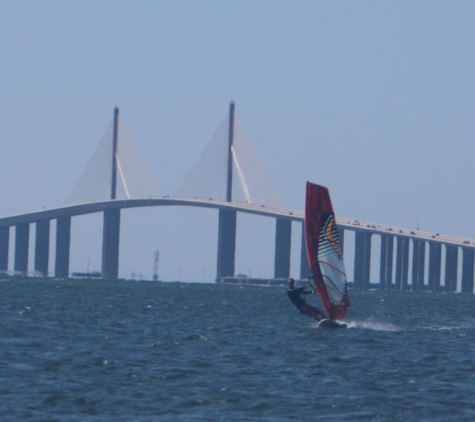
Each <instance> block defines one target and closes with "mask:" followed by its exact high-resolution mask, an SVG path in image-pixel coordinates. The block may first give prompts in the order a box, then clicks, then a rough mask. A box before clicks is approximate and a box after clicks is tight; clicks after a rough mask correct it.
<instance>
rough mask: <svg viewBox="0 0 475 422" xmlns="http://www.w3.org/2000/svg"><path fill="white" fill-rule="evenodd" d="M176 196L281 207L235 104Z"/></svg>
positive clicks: (278, 196)
mask: <svg viewBox="0 0 475 422" xmlns="http://www.w3.org/2000/svg"><path fill="white" fill-rule="evenodd" d="M176 196H177V197H182V198H183V197H184V198H203V199H217V200H221V201H227V202H230V199H229V198H232V201H233V202H243V203H246V204H249V205H250V204H258V205H264V206H266V207H275V208H283V201H282V199H281V198H280V195H279V194H278V193H277V190H276V189H275V187H274V185H273V183H272V180H271V179H270V177H269V176H268V175H267V172H266V171H265V169H264V166H263V165H262V163H261V161H260V160H259V158H258V156H257V154H256V152H255V151H254V149H253V148H252V145H251V144H250V142H249V141H248V140H247V137H246V135H245V133H244V132H243V131H242V129H241V128H240V126H239V124H238V120H237V118H236V117H235V106H234V103H231V104H230V107H229V113H228V114H227V115H226V117H225V119H224V120H223V122H222V123H221V125H220V126H219V128H218V130H217V132H216V133H215V134H214V136H213V138H212V139H211V141H210V142H209V143H208V145H207V146H206V148H205V150H204V151H203V153H202V154H201V156H200V157H199V159H198V161H197V162H196V164H195V165H194V166H193V168H192V170H191V171H190V172H189V173H188V175H187V176H186V178H185V179H184V181H183V182H182V184H181V185H180V187H179V188H178V190H177V193H176Z"/></svg>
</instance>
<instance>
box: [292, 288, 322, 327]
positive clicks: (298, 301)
mask: <svg viewBox="0 0 475 422" xmlns="http://www.w3.org/2000/svg"><path fill="white" fill-rule="evenodd" d="M305 289H306V287H299V288H298V289H289V290H287V296H288V297H289V299H290V300H291V301H292V303H293V304H294V305H295V306H296V307H297V309H298V310H299V311H300V312H301V313H302V314H304V315H308V316H309V317H312V318H314V319H316V320H317V321H321V320H322V319H323V318H324V316H323V315H322V313H321V312H320V310H319V309H318V308H316V307H314V306H311V305H309V304H308V303H306V302H305V299H304V298H303V295H308V294H311V292H306V291H305Z"/></svg>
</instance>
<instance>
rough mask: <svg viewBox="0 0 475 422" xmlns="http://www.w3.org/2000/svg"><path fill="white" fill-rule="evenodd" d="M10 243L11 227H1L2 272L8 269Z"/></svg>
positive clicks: (0, 262) (0, 256)
mask: <svg viewBox="0 0 475 422" xmlns="http://www.w3.org/2000/svg"><path fill="white" fill-rule="evenodd" d="M9 245H10V227H9V226H2V227H0V272H5V273H6V272H7V271H8V250H9Z"/></svg>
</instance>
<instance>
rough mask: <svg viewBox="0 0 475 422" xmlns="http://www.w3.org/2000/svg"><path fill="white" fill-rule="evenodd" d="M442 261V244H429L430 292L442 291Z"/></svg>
mask: <svg viewBox="0 0 475 422" xmlns="http://www.w3.org/2000/svg"><path fill="white" fill-rule="evenodd" d="M441 261H442V246H441V244H440V243H435V242H430V243H429V281H428V283H429V290H431V291H433V292H437V291H439V290H440V274H441V265H440V264H441Z"/></svg>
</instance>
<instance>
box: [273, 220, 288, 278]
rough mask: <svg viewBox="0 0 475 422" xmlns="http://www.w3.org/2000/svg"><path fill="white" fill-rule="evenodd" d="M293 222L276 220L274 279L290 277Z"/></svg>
mask: <svg viewBox="0 0 475 422" xmlns="http://www.w3.org/2000/svg"><path fill="white" fill-rule="evenodd" d="M291 237H292V220H288V219H284V218H276V225H275V257H274V278H288V277H289V276H290V250H291Z"/></svg>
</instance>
